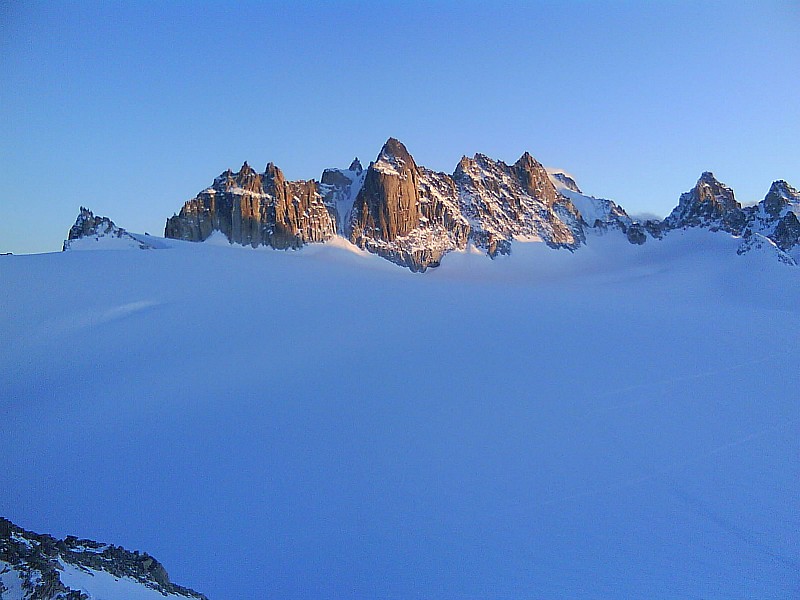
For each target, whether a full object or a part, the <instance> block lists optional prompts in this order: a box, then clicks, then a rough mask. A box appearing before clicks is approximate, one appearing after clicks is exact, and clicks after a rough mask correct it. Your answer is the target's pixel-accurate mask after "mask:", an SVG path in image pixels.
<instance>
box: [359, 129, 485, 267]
mask: <svg viewBox="0 0 800 600" xmlns="http://www.w3.org/2000/svg"><path fill="white" fill-rule="evenodd" d="M456 194H457V190H456V187H455V185H454V183H453V180H452V178H450V177H449V176H448V175H446V174H444V173H435V172H433V171H431V170H429V169H425V168H421V167H418V166H417V164H416V162H414V159H413V158H412V157H411V155H410V154H409V153H408V150H406V147H405V146H404V145H403V144H402V143H400V142H399V141H398V140H396V139H394V138H390V139H389V140H388V141H387V142H386V144H384V146H383V148H382V149H381V152H380V154H379V155H378V159H377V160H376V161H375V162H373V163H371V164H370V166H369V168H368V169H367V171H366V176H365V177H364V183H363V185H362V186H361V188H360V190H359V192H358V194H357V196H356V197H355V201H354V204H353V208H352V213H351V218H350V222H349V224H348V227H347V231H348V233H349V238H350V241H352V242H353V243H354V244H356V245H357V246H359V247H361V248H364V249H366V250H368V251H370V252H373V253H375V254H379V255H380V256H383V257H384V258H387V259H389V260H391V261H392V262H395V263H397V264H400V265H403V266H406V267H408V268H410V269H411V270H412V271H425V270H426V269H427V268H428V267H432V266H437V265H438V264H439V262H440V261H441V258H442V256H443V255H444V254H445V253H447V252H449V251H451V250H455V249H463V248H465V247H466V245H467V240H468V237H469V231H470V226H469V223H468V222H467V220H466V219H465V218H464V216H463V215H462V214H461V213H460V211H459V209H458V203H457V200H456Z"/></svg>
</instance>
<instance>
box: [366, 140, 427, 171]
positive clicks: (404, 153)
mask: <svg viewBox="0 0 800 600" xmlns="http://www.w3.org/2000/svg"><path fill="white" fill-rule="evenodd" d="M374 164H375V165H376V167H377V168H381V167H382V166H385V165H390V166H391V167H393V168H395V169H397V170H398V171H403V170H404V169H409V170H412V171H416V170H417V164H416V163H415V162H414V159H413V158H412V157H411V154H409V152H408V150H406V147H405V146H404V145H403V143H402V142H401V141H400V140H398V139H396V138H393V137H390V138H389V139H388V140H386V143H385V144H384V145H383V148H381V152H380V154H379V155H378V160H377V161H375V163H374Z"/></svg>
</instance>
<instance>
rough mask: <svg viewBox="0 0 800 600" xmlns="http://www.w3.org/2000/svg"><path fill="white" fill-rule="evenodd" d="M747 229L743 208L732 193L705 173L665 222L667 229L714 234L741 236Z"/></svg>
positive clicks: (681, 199)
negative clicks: (703, 231)
mask: <svg viewBox="0 0 800 600" xmlns="http://www.w3.org/2000/svg"><path fill="white" fill-rule="evenodd" d="M745 225H746V218H745V214H744V212H743V211H742V205H741V204H739V202H737V201H736V198H735V197H734V194H733V190H732V189H731V188H729V187H728V186H726V185H724V184H722V183H720V182H719V181H717V179H716V177H714V174H713V173H710V172H708V171H706V172H705V173H703V174H702V175H701V176H700V179H698V180H697V184H696V185H695V186H694V187H693V188H692V189H691V190H689V191H688V192H686V193H685V194H681V197H680V200H679V201H678V206H676V207H675V209H674V210H673V211H672V212H671V213H670V215H669V216H668V217H667V218H666V219H664V229H666V230H669V229H679V228H686V227H705V228H708V229H710V230H711V231H719V230H722V231H727V232H728V233H733V234H734V235H740V234H741V233H742V231H743V230H744V227H745Z"/></svg>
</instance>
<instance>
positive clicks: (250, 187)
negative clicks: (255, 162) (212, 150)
mask: <svg viewBox="0 0 800 600" xmlns="http://www.w3.org/2000/svg"><path fill="white" fill-rule="evenodd" d="M235 181H236V186H237V187H240V188H242V189H243V190H246V191H248V192H253V193H256V194H257V193H260V192H261V175H259V174H258V173H256V170H255V169H254V168H253V167H251V166H250V165H248V164H247V161H244V164H243V165H242V168H241V169H239V172H238V173H237V174H236V177H235Z"/></svg>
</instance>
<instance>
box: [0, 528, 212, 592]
mask: <svg viewBox="0 0 800 600" xmlns="http://www.w3.org/2000/svg"><path fill="white" fill-rule="evenodd" d="M61 563H64V564H67V565H73V566H76V567H78V568H80V569H82V570H84V571H87V572H88V573H89V574H91V573H92V572H101V571H102V572H106V573H109V574H111V575H113V576H114V577H117V578H120V577H127V578H130V579H133V580H135V581H137V582H138V583H140V584H141V585H142V586H143V587H145V588H149V589H152V590H155V591H157V592H159V593H160V594H162V595H163V596H165V597H167V596H169V597H172V598H176V597H179V598H191V599H194V600H207V598H206V597H205V596H204V595H203V594H199V593H197V592H195V591H193V590H190V589H188V588H185V587H182V586H180V585H177V584H174V583H172V582H171V581H170V580H169V576H168V575H167V571H166V569H164V566H163V565H162V564H161V563H160V562H158V561H157V560H156V559H155V558H153V557H152V556H150V555H148V554H147V553H146V552H144V553H139V552H138V551H136V552H130V551H128V550H125V549H124V548H122V547H120V546H114V545H111V544H101V543H99V542H95V541H92V540H85V539H78V538H76V537H74V536H67V537H66V538H64V539H63V540H59V539H56V538H54V537H52V536H50V535H46V534H38V533H33V532H31V531H26V530H25V529H22V528H21V527H18V526H17V525H14V524H13V523H12V522H11V521H9V520H7V519H4V518H2V517H0V573H6V574H7V576H8V575H11V576H13V577H16V578H17V579H18V580H19V585H20V587H21V588H22V589H23V590H24V591H25V594H26V595H25V597H26V598H31V600H86V598H88V597H89V596H87V595H86V594H84V593H82V592H80V591H79V590H72V589H70V588H69V587H67V586H66V585H64V583H63V582H62V581H61V577H60V575H59V573H60V572H61V570H62V567H61ZM3 592H4V590H3V589H2V583H0V597H3V598H5V597H6V596H5V595H4V594H3Z"/></svg>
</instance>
